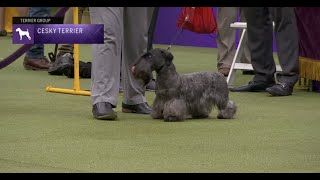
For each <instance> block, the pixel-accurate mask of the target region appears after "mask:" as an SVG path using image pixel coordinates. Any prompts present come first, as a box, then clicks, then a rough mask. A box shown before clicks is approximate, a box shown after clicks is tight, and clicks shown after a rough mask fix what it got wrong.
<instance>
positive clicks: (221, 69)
mask: <svg viewBox="0 0 320 180" xmlns="http://www.w3.org/2000/svg"><path fill="white" fill-rule="evenodd" d="M218 71H219V72H220V73H221V74H223V75H224V76H228V75H229V71H230V68H220V69H219V70H218Z"/></svg>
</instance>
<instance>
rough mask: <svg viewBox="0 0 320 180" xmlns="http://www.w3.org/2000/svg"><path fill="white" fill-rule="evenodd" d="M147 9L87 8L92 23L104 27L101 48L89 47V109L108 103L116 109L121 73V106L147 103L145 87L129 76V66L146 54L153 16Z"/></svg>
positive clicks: (99, 46)
mask: <svg viewBox="0 0 320 180" xmlns="http://www.w3.org/2000/svg"><path fill="white" fill-rule="evenodd" d="M150 8H152V7H90V8H89V11H90V20H91V23H92V24H104V44H93V45H92V51H93V60H92V71H91V72H92V73H91V100H92V105H94V104H96V103H99V102H109V103H111V104H112V105H113V106H114V107H116V106H117V102H118V97H119V87H120V72H121V73H122V83H123V89H124V96H123V103H125V104H129V105H134V104H140V103H143V102H146V99H145V97H144V93H145V86H143V84H142V83H141V82H140V81H137V80H136V79H135V78H134V77H133V76H132V73H131V66H132V64H133V62H134V61H135V60H136V59H137V58H138V57H139V56H141V55H142V53H145V52H146V51H147V43H148V29H149V25H150V21H151V18H152V12H153V11H152V10H153V8H152V9H150ZM121 63H122V64H121ZM120 68H122V71H121V69H120Z"/></svg>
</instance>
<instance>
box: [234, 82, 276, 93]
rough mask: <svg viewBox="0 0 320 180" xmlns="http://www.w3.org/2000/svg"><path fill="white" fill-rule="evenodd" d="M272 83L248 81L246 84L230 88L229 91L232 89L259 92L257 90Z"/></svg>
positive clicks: (263, 88)
mask: <svg viewBox="0 0 320 180" xmlns="http://www.w3.org/2000/svg"><path fill="white" fill-rule="evenodd" d="M273 85H274V83H265V82H255V81H250V82H249V83H248V84H246V85H242V86H239V87H234V88H230V91H232V92H259V91H265V90H266V88H268V87H271V86H273Z"/></svg>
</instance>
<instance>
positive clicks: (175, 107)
mask: <svg viewBox="0 0 320 180" xmlns="http://www.w3.org/2000/svg"><path fill="white" fill-rule="evenodd" d="M163 116H164V121H167V122H174V121H182V120H184V119H185V118H186V116H187V106H186V103H185V101H184V100H181V99H172V100H170V101H168V102H167V103H166V104H165V105H164V110H163Z"/></svg>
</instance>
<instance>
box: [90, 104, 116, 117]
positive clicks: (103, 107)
mask: <svg viewBox="0 0 320 180" xmlns="http://www.w3.org/2000/svg"><path fill="white" fill-rule="evenodd" d="M92 114H93V116H94V117H95V118H96V119H99V120H115V119H116V118H117V113H116V112H114V111H113V109H112V105H111V104H110V103H108V102H100V103H96V104H95V105H93V107H92Z"/></svg>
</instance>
